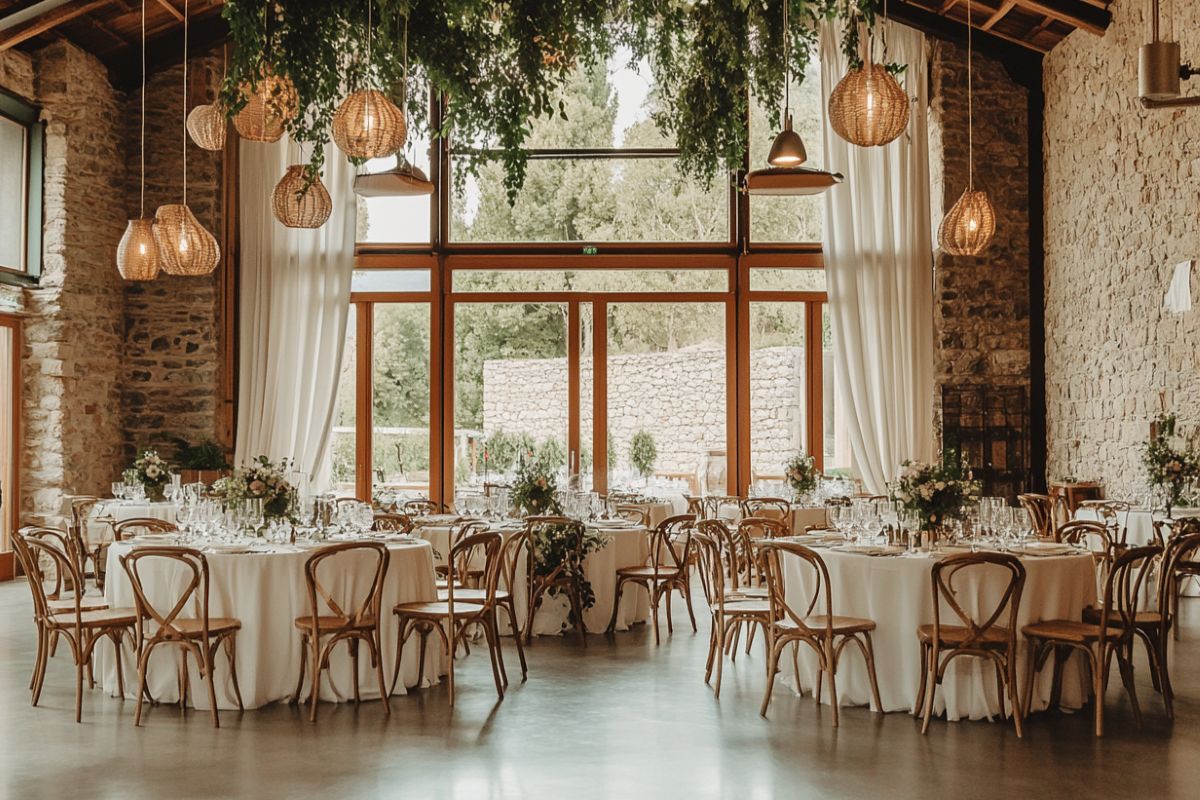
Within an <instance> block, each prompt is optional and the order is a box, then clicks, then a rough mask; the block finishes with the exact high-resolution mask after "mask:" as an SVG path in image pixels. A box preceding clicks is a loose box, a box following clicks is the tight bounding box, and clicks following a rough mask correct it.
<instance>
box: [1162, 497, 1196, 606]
mask: <svg viewBox="0 0 1200 800" xmlns="http://www.w3.org/2000/svg"><path fill="white" fill-rule="evenodd" d="M1185 522H1195V523H1197V524H1189V525H1182V526H1181V527H1180V529H1179V530H1178V531H1177V532H1176V534H1175V535H1174V536H1172V537H1171V538H1170V539H1168V540H1167V547H1166V550H1165V551H1164V552H1163V560H1162V564H1161V565H1160V566H1159V568H1158V609H1159V612H1160V613H1161V614H1162V615H1163V616H1164V618H1167V616H1168V615H1169V614H1170V613H1171V609H1172V608H1174V604H1173V603H1172V602H1171V601H1172V599H1173V598H1174V597H1175V595H1176V594H1177V593H1178V592H1179V570H1180V567H1181V566H1183V565H1184V564H1186V563H1188V562H1191V563H1195V562H1196V561H1197V560H1198V559H1200V520H1185ZM1188 572H1191V570H1188Z"/></svg>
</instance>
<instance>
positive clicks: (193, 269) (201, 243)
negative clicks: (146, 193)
mask: <svg viewBox="0 0 1200 800" xmlns="http://www.w3.org/2000/svg"><path fill="white" fill-rule="evenodd" d="M187 56H188V0H183V202H182V203H172V204H168V205H165V206H159V207H158V211H156V212H155V213H154V241H155V242H157V244H158V259H159V261H160V262H161V264H162V268H163V270H165V271H166V272H167V273H168V274H170V275H207V274H209V273H210V272H212V271H213V270H214V269H216V268H217V262H219V261H220V260H221V249H220V248H219V247H218V246H217V240H216V238H215V237H214V236H213V235H212V234H211V233H209V232H208V231H207V230H205V229H204V226H203V225H201V224H200V222H199V220H197V219H196V215H195V214H193V213H192V210H191V209H190V208H188V205H187V143H188V134H187V85H188V84H187V68H188V61H187Z"/></svg>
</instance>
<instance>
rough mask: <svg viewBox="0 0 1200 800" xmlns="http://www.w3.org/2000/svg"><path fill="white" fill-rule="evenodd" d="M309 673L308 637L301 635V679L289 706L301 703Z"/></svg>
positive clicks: (297, 681)
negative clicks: (305, 678)
mask: <svg viewBox="0 0 1200 800" xmlns="http://www.w3.org/2000/svg"><path fill="white" fill-rule="evenodd" d="M307 672H308V637H307V636H305V635H303V634H301V635H300V677H299V678H297V679H296V691H295V692H293V693H292V696H291V698H290V699H289V700H288V705H291V706H294V705H296V704H298V703H299V702H300V697H301V692H303V691H304V676H305V674H306V673H307Z"/></svg>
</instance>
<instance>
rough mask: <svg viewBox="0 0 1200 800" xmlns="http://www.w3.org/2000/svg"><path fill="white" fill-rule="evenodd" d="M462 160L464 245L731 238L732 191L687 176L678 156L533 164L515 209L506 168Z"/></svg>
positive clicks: (459, 199)
mask: <svg viewBox="0 0 1200 800" xmlns="http://www.w3.org/2000/svg"><path fill="white" fill-rule="evenodd" d="M465 165H466V159H464V158H458V159H454V161H453V165H452V167H451V171H452V173H453V181H454V185H453V188H454V195H453V197H452V200H451V204H452V206H453V208H452V213H451V220H450V238H451V239H452V240H453V241H457V242H694V241H703V242H714V241H720V242H723V241H727V240H728V238H729V189H728V186H726V184H724V183H723V182H722V181H720V180H714V181H713V183H712V185H710V186H707V187H706V186H704V185H703V184H700V183H698V182H696V181H694V180H691V179H689V178H686V177H684V176H682V175H681V174H680V173H679V171H678V169H677V168H676V165H675V159H673V158H622V159H562V158H555V159H542V160H536V161H530V162H529V165H528V169H527V171H526V175H525V184H524V186H523V187H522V189H521V191H520V192H519V193H518V194H517V198H516V202H515V204H513V205H511V206H510V205H509V203H508V197H507V195H506V193H505V189H504V185H503V175H504V173H503V169H502V167H501V165H500V164H499V163H498V162H495V161H490V162H488V163H483V164H480V167H479V174H478V177H476V176H473V175H470V174H468V172H467V170H466V168H465Z"/></svg>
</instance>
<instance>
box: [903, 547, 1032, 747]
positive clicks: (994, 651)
mask: <svg viewBox="0 0 1200 800" xmlns="http://www.w3.org/2000/svg"><path fill="white" fill-rule="evenodd" d="M996 571H1004V572H1005V573H1007V575H1006V578H1007V582H1006V583H1005V586H1004V591H1003V592H1001V593H1000V596H999V598H998V599H997V601H996V602H995V604H991V605H990V608H988V607H985V608H983V609H981V610H980V612H979V613H978V614H975V613H972V611H970V610H969V608H964V603H965V605H966V606H968V607H969V606H970V605H971V598H972V596H974V595H975V594H977V592H978V588H979V584H978V583H977V582H976V581H974V580H972V578H974V577H975V576H983V575H986V574H988V573H989V572H996ZM955 581H959V584H958V586H956V585H955ZM930 584H931V585H932V589H933V624H932V625H921V626H919V627H918V628H917V638H918V639H919V640H920V642H921V686H920V689H919V690H918V693H917V704H916V708H914V709H913V711H914V712H916V710H917V709H921V717H922V719H921V733H922V734H924V733H926V732H927V731H928V730H929V720H930V719H931V718H932V717H933V701H934V694H935V692H936V691H937V687H938V686H940V685H941V683H942V679H943V678H944V677H945V675H946V670H947V668H948V667H949V666H950V664H951V662H953V661H954V659H956V658H961V657H968V658H982V659H985V660H987V661H990V662H991V663H992V666H993V667H994V668H995V671H996V698H997V700H998V701H999V702H1000V716H1001V717H1003V716H1004V715H1005V710H1004V696H1005V694H1007V695H1008V698H1009V703H1010V705H1011V707H1012V718H1013V726H1014V727H1015V728H1016V730H1017V737H1018V738H1019V737H1021V736H1023V735H1024V733H1023V730H1022V725H1021V723H1022V716H1023V713H1022V708H1021V703H1020V698H1019V695H1018V692H1017V613H1018V610H1019V609H1020V606H1021V593H1022V592H1023V591H1024V589H1025V567H1024V565H1023V564H1021V561H1020V559H1018V558H1017V557H1016V556H1012V555H1008V554H1007V553H961V554H958V555H952V556H948V557H946V558H944V559H942V560H940V561H936V562H934V565H933V569H932V570H931V571H930ZM960 589H961V590H963V591H964V592H965V593H966V594H967V597H966V598H965V600H964V597H963V596H960V594H959V591H960ZM943 608H948V609H949V610H950V611H951V612H952V616H951V615H948V616H949V619H950V620H951V622H950V623H949V624H946V623H943V621H942V609H943ZM1006 610H1007V612H1008V613H1007V614H1005V611H1006ZM1001 623H1004V624H1001Z"/></svg>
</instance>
